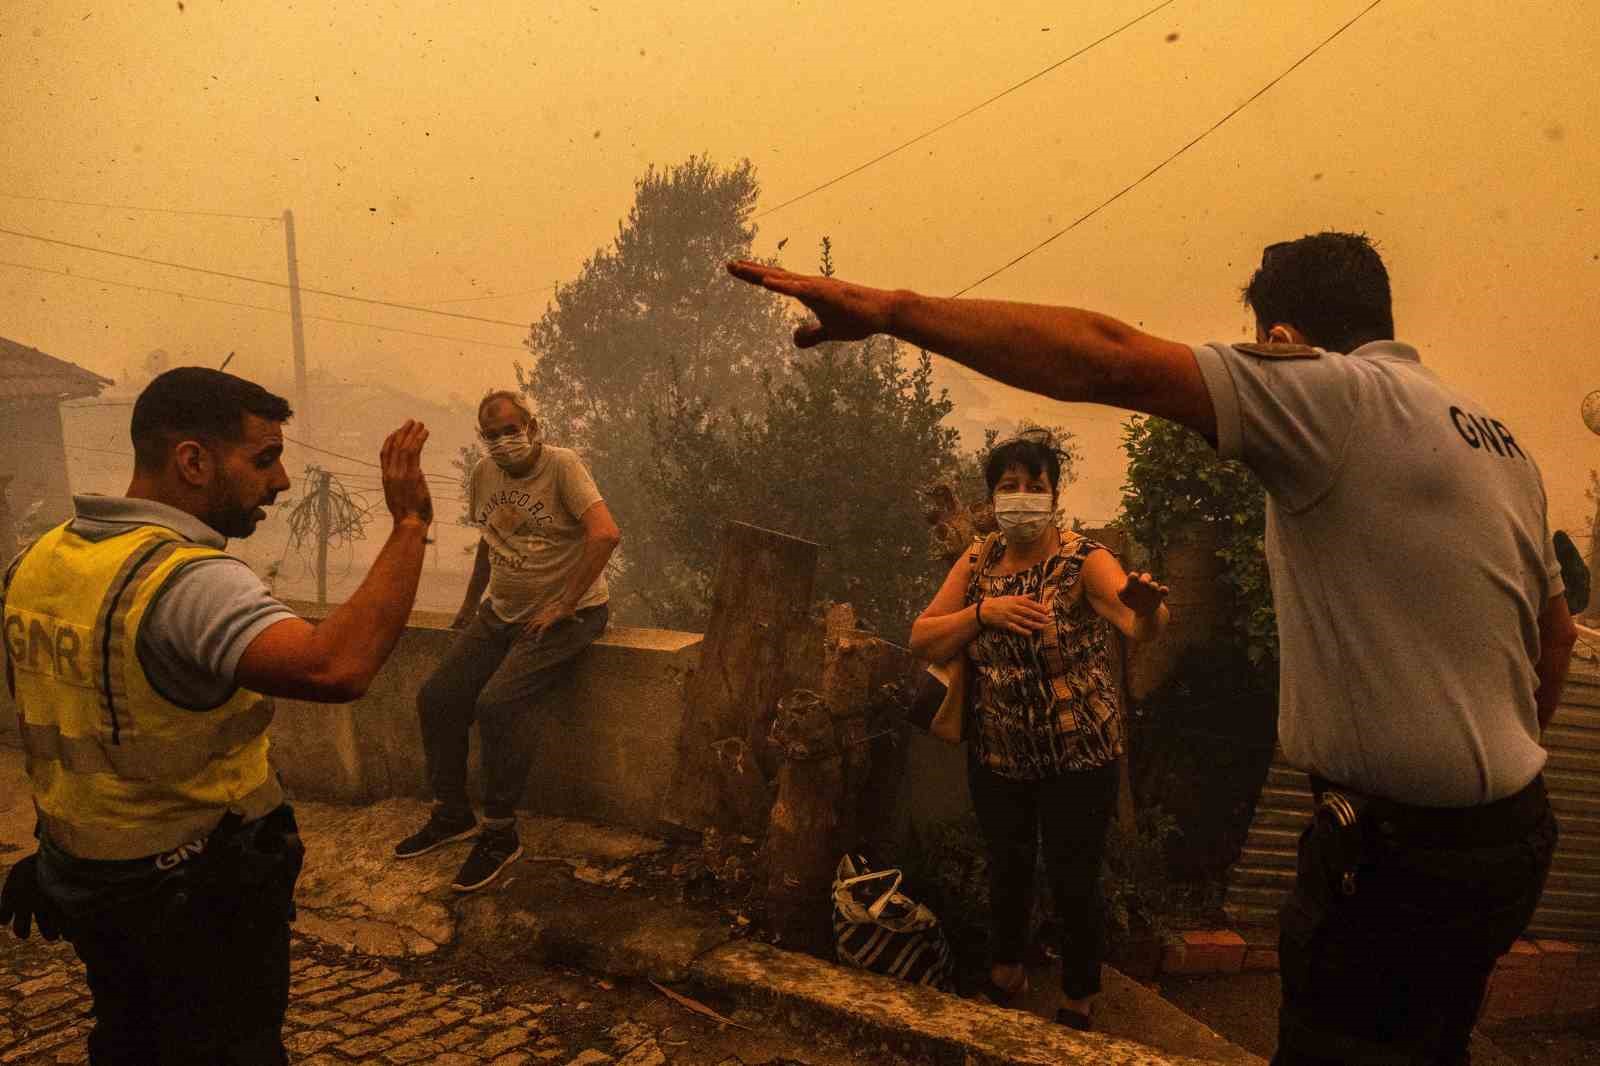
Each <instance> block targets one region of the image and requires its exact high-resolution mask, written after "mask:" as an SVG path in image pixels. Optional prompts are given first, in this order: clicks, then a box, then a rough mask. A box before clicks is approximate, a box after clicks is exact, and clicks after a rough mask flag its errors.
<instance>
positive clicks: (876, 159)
mask: <svg viewBox="0 0 1600 1066" xmlns="http://www.w3.org/2000/svg"><path fill="white" fill-rule="evenodd" d="M1172 2H1173V0H1162V2H1161V3H1159V4H1157V5H1156V6H1155V7H1153V8H1151V9H1150V10H1149V11H1146V12H1145V13H1144V14H1142V15H1140V16H1139V17H1138V18H1135V19H1133V20H1132V21H1129V22H1125V23H1123V24H1122V25H1121V26H1118V27H1117V28H1116V29H1114V30H1112V31H1111V32H1110V33H1108V34H1106V35H1105V36H1104V37H1101V38H1100V39H1098V40H1096V41H1092V42H1090V43H1089V44H1086V45H1084V46H1083V47H1082V48H1080V49H1078V50H1077V51H1076V52H1073V53H1072V54H1071V55H1069V56H1067V57H1066V58H1065V59H1058V60H1056V61H1055V62H1054V63H1051V64H1050V65H1049V66H1048V67H1045V68H1044V69H1043V70H1041V71H1038V72H1037V73H1034V74H1030V75H1028V76H1027V77H1026V78H1023V79H1022V80H1021V81H1019V82H1017V83H1016V84H1015V85H1013V86H1011V87H1010V88H1008V89H1003V90H1001V91H1000V92H998V93H995V94H994V95H993V96H991V97H989V98H988V99H987V100H985V101H983V102H982V103H981V104H977V105H975V106H973V107H969V108H967V110H965V111H963V112H961V114H959V115H957V116H956V117H955V118H951V119H946V120H945V121H944V122H941V123H939V124H938V125H937V126H934V127H933V128H932V129H929V130H926V131H924V132H922V133H919V134H917V135H916V136H915V137H913V138H911V139H910V140H909V141H906V142H904V143H903V144H898V145H896V146H895V147H893V148H891V149H889V150H888V151H887V152H884V153H882V154H881V155H876V156H873V157H872V158H871V159H869V160H867V161H866V162H865V163H862V164H860V165H859V166H855V167H852V168H851V169H849V170H847V171H845V172H844V173H843V174H840V175H839V176H838V177H836V178H830V179H828V180H827V181H825V182H823V183H822V184H821V185H818V186H817V187H816V188H813V189H808V190H806V191H805V192H803V193H801V194H800V195H799V196H791V197H790V198H789V199H787V200H785V201H783V203H781V204H778V205H777V206H776V207H769V208H767V209H766V210H765V211H762V212H759V213H758V214H756V215H755V216H754V219H762V218H766V217H767V216H768V215H770V214H773V213H774V212H777V211H782V210H783V209H784V208H786V207H788V206H789V205H790V204H797V203H799V202H800V201H801V200H804V199H806V198H807V197H811V196H815V195H816V194H817V193H819V192H822V191H823V190H824V189H829V188H832V187H833V186H835V185H837V184H839V183H840V182H841V181H844V180H845V179H846V178H851V177H854V176H855V175H857V174H859V173H861V172H862V171H863V170H866V169H867V168H868V167H870V166H874V165H875V164H878V163H881V162H883V161H884V160H885V159H888V158H889V157H890V156H892V155H897V154H898V153H900V152H903V151H905V150H906V149H907V148H910V147H911V146H912V145H914V144H916V143H917V142H919V141H925V140H927V139H928V138H929V137H932V136H933V135H934V134H936V133H938V132H940V131H941V130H945V129H948V128H949V127H951V126H954V125H955V124H956V123H957V122H960V121H961V120H962V119H964V118H966V117H967V116H968V115H972V114H975V113H976V112H979V111H982V110H983V109H984V108H986V107H988V106H989V105H990V104H992V103H994V102H995V101H997V100H1000V99H1002V98H1004V97H1007V96H1010V95H1011V94H1012V93H1014V92H1016V91H1017V90H1018V89H1020V88H1022V87H1023V86H1025V85H1027V84H1029V83H1030V82H1035V81H1038V80H1039V79H1040V78H1042V77H1044V76H1045V75H1046V74H1049V73H1050V72H1051V71H1053V70H1056V69H1057V68H1059V67H1063V66H1065V65H1066V64H1068V63H1070V62H1072V61H1073V60H1074V59H1077V58H1078V57H1079V56H1081V55H1083V54H1084V53H1085V52H1087V51H1089V50H1090V49H1093V48H1096V47H1098V46H1100V45H1102V44H1104V43H1105V42H1107V41H1109V40H1111V38H1113V37H1115V36H1117V35H1118V34H1120V33H1121V32H1123V31H1124V30H1126V29H1129V28H1131V27H1133V26H1135V25H1137V24H1138V23H1140V22H1143V21H1144V20H1145V19H1147V18H1149V17H1150V16H1151V15H1154V14H1155V13H1156V12H1157V11H1160V10H1161V9H1162V8H1164V7H1167V6H1169V5H1170V4H1171V3H1172ZM754 219H753V220H754Z"/></svg>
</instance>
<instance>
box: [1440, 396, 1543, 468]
mask: <svg viewBox="0 0 1600 1066" xmlns="http://www.w3.org/2000/svg"><path fill="white" fill-rule="evenodd" d="M1450 421H1452V422H1454V423H1455V424H1456V432H1457V433H1459V434H1461V439H1462V440H1464V441H1466V442H1467V443H1468V444H1470V445H1471V446H1472V447H1474V448H1481V449H1482V450H1483V453H1484V454H1485V455H1488V454H1489V453H1490V452H1493V453H1494V454H1495V455H1498V456H1501V457H1502V458H1505V459H1512V458H1516V457H1518V456H1520V457H1521V458H1522V459H1524V460H1526V459H1527V458H1528V457H1527V455H1525V454H1524V453H1523V451H1522V449H1521V448H1519V447H1517V440H1516V438H1515V437H1513V436H1512V435H1511V431H1510V430H1508V429H1507V428H1506V427H1505V426H1504V425H1502V424H1501V423H1500V422H1499V421H1498V420H1496V419H1493V418H1490V417H1489V416H1488V415H1469V414H1467V413H1466V412H1465V411H1463V410H1462V409H1461V408H1459V407H1452V408H1450Z"/></svg>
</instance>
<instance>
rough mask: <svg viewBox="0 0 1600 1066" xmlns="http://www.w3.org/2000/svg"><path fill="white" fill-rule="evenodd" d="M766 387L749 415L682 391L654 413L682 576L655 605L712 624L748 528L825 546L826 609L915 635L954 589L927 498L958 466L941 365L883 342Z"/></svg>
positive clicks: (660, 478)
mask: <svg viewBox="0 0 1600 1066" xmlns="http://www.w3.org/2000/svg"><path fill="white" fill-rule="evenodd" d="M824 255H825V258H824V263H823V266H824V268H825V269H831V262H830V261H829V258H828V255H829V248H828V246H827V245H826V244H825V245H824ZM761 385H762V402H761V404H760V406H759V407H758V408H757V409H756V410H753V411H743V410H729V409H725V408H724V409H718V408H717V406H716V405H715V404H713V403H710V402H708V401H707V400H706V399H705V398H704V397H703V396H700V395H698V394H696V393H695V392H694V391H693V390H692V389H690V388H688V387H687V386H685V385H684V384H683V383H681V382H675V383H674V385H673V387H671V388H670V389H669V390H668V391H667V393H666V395H665V396H664V397H663V399H662V402H661V403H660V405H659V406H658V408H657V409H656V410H655V411H654V412H653V414H652V417H651V423H650V424H651V439H652V442H653V444H654V457H655V458H654V463H653V466H652V469H651V471H650V474H649V478H648V487H649V490H650V493H651V495H652V497H653V498H654V500H655V502H656V507H657V510H658V512H659V513H660V514H661V516H662V525H661V527H660V529H661V532H662V534H663V538H664V543H665V544H666V545H667V546H669V548H670V555H671V556H672V559H673V565H672V567H671V568H670V569H668V570H664V571H663V572H661V573H660V574H658V575H656V580H655V581H654V582H653V583H652V587H651V588H650V589H649V590H648V591H647V592H646V595H647V596H650V597H652V598H653V600H654V602H655V603H656V604H657V606H658V608H659V609H660V610H661V611H662V613H664V614H666V615H668V616H670V617H672V618H674V619H677V620H679V624H688V625H698V624H700V623H701V622H703V621H704V618H705V615H706V612H707V609H708V607H709V603H708V595H707V593H708V590H709V587H710V583H711V581H712V579H713V577H714V571H715V567H716V562H717V558H716V555H717V550H718V544H719V536H718V531H719V530H720V529H721V528H722V525H723V523H724V522H726V521H728V520H730V519H735V520H739V521H745V522H751V523H754V524H756V525H761V526H766V527H768V528H772V529H777V530H780V531H782V532H785V533H789V534H792V535H794V536H799V537H804V538H807V539H809V540H815V541H817V542H818V543H820V544H821V545H822V553H821V557H820V561H819V566H818V574H817V595H818V598H819V599H823V600H833V601H839V602H849V603H850V604H852V605H853V606H854V607H855V608H856V610H857V614H858V617H860V618H861V619H862V620H863V621H864V622H865V623H867V624H869V625H872V626H873V627H875V628H876V629H878V630H879V631H880V632H882V633H884V634H886V635H890V636H903V635H904V633H905V631H906V630H907V628H908V627H909V626H910V623H911V620H912V619H913V618H914V617H915V616H916V614H917V613H918V612H919V611H921V610H922V608H923V607H924V606H926V604H927V601H928V600H929V599H930V598H931V597H932V595H933V592H934V591H935V589H936V588H937V586H938V582H939V580H940V578H941V576H942V575H941V573H940V569H939V564H938V562H937V561H936V560H935V558H934V555H933V551H932V546H931V541H930V538H929V535H928V525H927V521H926V519H925V518H924V516H923V513H922V510H923V508H922V501H921V497H920V492H921V490H922V489H923V488H924V487H925V486H926V485H928V484H929V483H931V482H933V481H935V480H937V479H939V478H941V477H948V476H950V475H951V473H952V472H953V471H954V469H955V466H956V462H957V455H956V437H957V434H956V431H955V430H954V429H951V428H949V427H948V426H946V425H944V418H945V416H946V415H947V414H949V412H950V409H951V404H950V401H949V399H948V397H947V396H945V395H944V393H943V392H942V391H937V392H936V390H935V389H934V386H933V365H932V360H931V359H930V358H929V357H928V356H927V355H926V354H923V355H922V356H920V357H919V358H918V359H917V360H916V361H915V362H914V363H911V364H909V365H908V363H907V361H906V360H905V359H904V358H903V355H902V351H901V348H900V346H899V345H898V344H896V343H895V342H894V341H893V340H890V339H888V338H883V337H874V338H870V339H868V340H866V341H863V342H860V343H856V344H827V345H821V346H819V347H818V348H816V349H814V350H812V351H811V352H808V353H807V354H806V355H804V356H803V357H800V358H798V359H796V360H795V361H794V363H793V364H792V365H791V367H790V368H789V372H788V373H787V374H786V375H784V376H782V377H780V376H778V375H776V374H771V373H769V374H765V375H763V376H762V381H761Z"/></svg>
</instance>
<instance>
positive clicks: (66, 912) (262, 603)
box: [0, 367, 433, 1066]
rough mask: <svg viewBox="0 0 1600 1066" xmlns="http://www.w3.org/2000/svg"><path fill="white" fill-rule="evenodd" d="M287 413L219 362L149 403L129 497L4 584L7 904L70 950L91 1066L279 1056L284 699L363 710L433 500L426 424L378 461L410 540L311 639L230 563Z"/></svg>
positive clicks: (285, 843) (85, 517)
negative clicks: (11, 794) (16, 746)
mask: <svg viewBox="0 0 1600 1066" xmlns="http://www.w3.org/2000/svg"><path fill="white" fill-rule="evenodd" d="M290 414H291V412H290V409H289V404H288V403H287V402H286V401H285V400H284V399H283V398H282V397H279V396H274V395H273V394H272V393H270V392H268V391H267V390H265V389H263V388H262V387H261V386H259V385H256V384H254V383H253V382H249V381H246V380H244V379H242V378H238V377H235V376H233V375H231V374H225V373H222V372H221V371H217V370H210V369H206V368H202V367H180V368H178V369H174V370H170V371H168V372H167V373H165V374H162V375H161V376H159V377H157V378H156V379H155V380H154V381H152V382H151V383H150V385H149V386H148V387H147V388H146V389H145V390H144V392H143V393H141V394H140V396H139V399H138V401H137V402H136V403H135V404H134V408H133V425H132V436H133V446H134V453H135V459H134V472H133V480H132V483H131V484H130V485H129V487H128V492H127V495H126V496H123V497H110V496H79V497H77V498H76V499H75V501H74V504H75V510H76V515H75V517H74V518H73V519H72V520H71V521H70V522H67V523H66V524H65V525H62V526H60V527H58V528H56V529H53V530H51V531H50V532H48V533H46V534H44V536H42V537H40V538H39V540H37V541H36V542H34V543H33V544H32V545H31V546H29V547H28V548H25V549H24V550H23V551H22V553H21V554H20V555H18V556H17V558H16V560H15V561H14V562H12V564H11V566H10V567H9V568H8V570H7V572H6V580H5V584H4V586H3V596H4V600H3V607H4V635H5V655H6V678H7V682H8V684H9V686H10V688H11V691H12V694H13V697H14V698H15V700H16V703H17V707H18V711H19V716H20V719H21V721H20V726H21V732H22V740H23V746H24V749H25V751H26V754H27V764H28V776H29V778H30V779H31V781H32V784H33V793H34V801H35V805H36V807H37V809H38V829H37V834H38V837H39V850H38V852H37V853H36V854H34V855H32V856H29V857H27V858H25V859H23V860H22V861H21V862H18V863H17V864H16V865H15V866H14V867H13V868H12V869H11V871H10V873H9V875H8V876H7V878H6V883H5V887H4V890H3V893H0V921H10V922H12V925H13V928H14V929H15V931H16V932H17V933H18V935H23V936H25V935H26V934H27V932H28V928H29V919H30V917H31V918H33V919H34V920H36V921H37V922H38V923H39V926H40V931H41V933H43V934H45V935H46V936H47V937H53V935H54V934H55V933H56V932H57V931H58V930H59V932H61V933H63V934H64V935H65V936H66V937H67V938H68V939H69V940H70V941H71V942H72V944H73V946H74V947H75V948H76V949H77V952H78V956H79V957H80V958H81V959H82V960H83V962H84V965H85V967H86V969H87V975H88V981H89V987H90V990H91V991H92V992H93V994H94V1013H95V1026H94V1029H93V1031H92V1032H91V1034H90V1036H89V1056H90V1061H91V1062H92V1063H95V1064H97V1066H98V1064H103V1063H141V1064H150V1063H163V1064H165V1063H186V1064H188V1063H214V1062H215V1063H224V1062H225V1063H237V1064H247V1063H248V1064H255V1063H284V1062H287V1061H288V1060H287V1056H286V1054H285V1051H284V1047H283V1041H282V1036H281V1029H282V1024H283V1017H284V1011H285V1008H286V1006H287V1003H288V994H289V922H290V920H291V918H292V917H293V906H294V905H293V895H294V883H295V879H296V878H297V877H298V875H299V872H300V863H301V857H302V855H303V848H302V847H301V844H300V839H299V835H298V832H297V829H296V825H295V819H294V813H293V811H292V810H291V808H290V806H289V804H288V803H287V802H285V798H284V793H283V789H282V787H281V786H280V784H279V782H278V776H277V774H276V772H275V771H274V770H273V769H272V767H271V766H270V764H269V762H268V759H267V735H266V732H267V725H268V723H269V722H271V720H272V702H271V699H270V697H272V696H285V697H293V698H296V699H303V700H317V701H322V702H329V703H337V702H343V701H348V700H352V699H355V698H357V697H359V696H360V695H361V694H362V693H363V692H364V691H365V690H366V687H367V685H368V684H369V683H370V682H371V680H372V678H373V675H375V674H376V673H377V671H378V668H379V667H380V666H381V665H382V664H383V662H384V660H385V659H386V658H387V657H388V655H389V653H390V651H391V650H392V649H393V648H394V645H395V641H396V640H397V639H398V638H399V636H400V632H401V630H402V628H403V627H404V625H405V621H406V617H407V615H408V614H409V613H410V610H411V604H412V601H413V600H414V599H415V597H416V591H417V580H418V577H419V576H420V574H421V570H422V559H423V550H424V543H425V540H426V535H427V530H428V526H429V524H430V522H431V521H432V518H433V504H432V500H431V498H430V496H429V494H428V486H427V482H426V480H425V479H424V477H423V474H422V467H421V453H422V447H423V444H424V442H425V441H426V440H427V439H428V431H427V429H426V427H424V426H423V425H421V424H420V423H416V422H407V423H406V424H405V425H404V426H402V427H401V428H400V429H398V430H396V431H395V432H394V433H393V434H391V435H390V436H389V438H388V440H387V441H385V442H384V445H383V450H382V470H383V491H384V498H385V501H386V502H387V504H388V506H389V511H390V513H391V514H392V515H393V517H394V527H393V529H392V530H391V532H390V534H389V539H388V541H387V542H386V543H385V544H384V546H383V549H382V551H381V552H380V553H379V555H378V559H377V561H376V562H375V563H374V564H373V566H372V569H371V570H370V572H369V573H368V574H367V578H366V580H365V581H363V582H362V584H361V587H360V588H359V589H357V590H356V592H355V593H354V594H353V595H352V596H351V597H350V599H349V600H348V601H347V602H345V603H344V604H342V605H341V606H340V607H339V608H337V609H336V610H335V611H334V612H333V613H332V614H331V615H329V616H328V618H327V619H326V620H325V621H323V622H321V623H319V624H317V625H312V624H310V623H308V622H306V621H304V620H302V619H300V618H298V617H296V616H295V615H294V613H293V612H291V611H290V610H289V609H288V608H287V607H285V606H284V605H283V604H282V603H280V602H278V601H277V600H276V599H274V598H273V597H272V596H271V594H270V593H268V591H267V590H266V588H265V587H264V586H263V585H262V583H261V581H260V580H259V579H258V578H256V576H255V575H254V574H253V573H251V571H250V570H249V568H248V567H246V566H245V565H244V563H242V562H241V561H239V560H238V559H235V558H233V557H232V556H229V555H228V554H227V553H226V552H225V551H224V550H223V549H224V548H225V546H226V545H227V538H229V537H248V536H249V535H250V534H251V533H253V532H254V531H255V529H256V526H257V525H258V524H259V523H260V522H261V521H262V520H263V519H265V518H266V515H267V512H266V508H267V507H269V506H271V504H272V502H273V500H274V499H276V497H277V496H278V495H279V494H281V493H283V492H285V491H286V490H287V489H288V488H289V478H288V476H287V474H285V473H284V468H283V459H282V456H283V424H284V423H285V422H286V421H288V419H289V417H290Z"/></svg>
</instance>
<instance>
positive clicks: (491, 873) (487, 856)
mask: <svg viewBox="0 0 1600 1066" xmlns="http://www.w3.org/2000/svg"><path fill="white" fill-rule="evenodd" d="M521 857H522V842H521V841H519V840H518V839H517V831H516V829H514V828H511V827H507V828H504V829H489V828H485V829H484V831H483V832H482V833H481V834H479V836H478V842H477V843H476V844H474V845H473V847H472V854H471V855H468V856H467V861H466V862H464V863H462V864H461V872H460V873H458V874H456V879H455V880H454V881H453V882H451V884H450V887H451V888H453V889H455V890H456V891H457V892H473V891H476V890H477V889H480V888H482V887H483V886H484V885H487V884H488V883H489V882H490V881H493V880H494V879H495V878H496V877H499V876H500V871H501V870H504V869H505V868H506V867H507V866H510V865H511V864H512V863H514V862H516V861H517V860H518V859H520V858H521Z"/></svg>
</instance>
